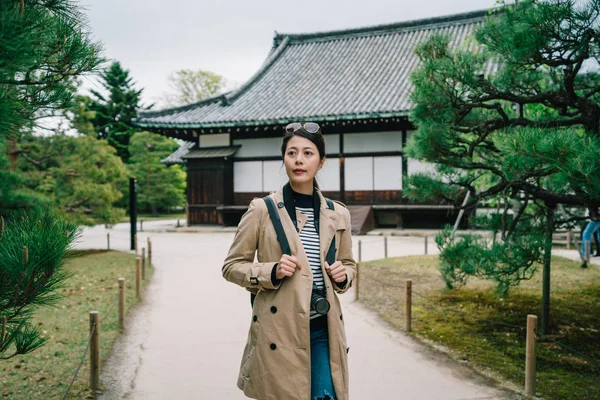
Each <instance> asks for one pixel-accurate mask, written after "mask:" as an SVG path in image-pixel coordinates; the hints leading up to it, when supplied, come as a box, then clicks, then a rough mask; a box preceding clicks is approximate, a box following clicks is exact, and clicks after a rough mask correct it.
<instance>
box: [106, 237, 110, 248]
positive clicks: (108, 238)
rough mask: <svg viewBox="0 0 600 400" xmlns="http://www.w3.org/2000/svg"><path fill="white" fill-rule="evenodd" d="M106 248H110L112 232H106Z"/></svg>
mask: <svg viewBox="0 0 600 400" xmlns="http://www.w3.org/2000/svg"><path fill="white" fill-rule="evenodd" d="M106 249H107V250H110V233H107V234H106Z"/></svg>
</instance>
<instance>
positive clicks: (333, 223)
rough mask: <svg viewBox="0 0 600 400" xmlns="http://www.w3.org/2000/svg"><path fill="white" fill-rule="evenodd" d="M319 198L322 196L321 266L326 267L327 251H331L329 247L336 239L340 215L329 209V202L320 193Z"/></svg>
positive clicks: (320, 229) (320, 228)
mask: <svg viewBox="0 0 600 400" xmlns="http://www.w3.org/2000/svg"><path fill="white" fill-rule="evenodd" d="M319 196H321V214H320V227H319V241H320V243H321V264H322V265H323V266H325V261H327V251H328V250H329V246H331V241H332V240H333V238H334V237H335V231H336V230H337V227H338V222H339V218H340V215H339V214H337V213H336V212H335V211H334V210H330V209H329V207H327V202H326V201H325V198H324V197H323V195H322V194H321V193H320V192H319Z"/></svg>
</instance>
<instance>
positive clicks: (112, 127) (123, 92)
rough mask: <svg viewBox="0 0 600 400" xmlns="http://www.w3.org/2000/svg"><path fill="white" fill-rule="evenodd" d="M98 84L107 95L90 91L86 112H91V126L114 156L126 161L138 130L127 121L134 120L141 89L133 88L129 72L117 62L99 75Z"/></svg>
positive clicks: (138, 107) (139, 106)
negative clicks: (89, 102)
mask: <svg viewBox="0 0 600 400" xmlns="http://www.w3.org/2000/svg"><path fill="white" fill-rule="evenodd" d="M100 78H101V80H102V81H101V84H102V86H104V89H105V90H106V92H107V94H106V95H105V94H102V93H100V92H99V91H97V90H92V91H91V92H92V94H93V95H94V97H95V98H94V99H93V102H92V104H91V105H90V109H91V110H92V111H94V112H95V116H94V118H93V124H94V126H95V129H96V132H97V135H98V139H106V140H108V143H109V144H110V145H111V146H113V147H114V148H115V149H117V155H118V156H119V157H121V159H122V160H123V161H124V162H125V163H127V162H129V150H128V146H129V140H130V139H131V136H133V134H134V133H136V132H139V129H138V128H136V127H134V126H133V125H132V123H131V120H132V119H133V118H135V116H136V114H137V112H138V110H139V109H140V108H141V107H142V106H141V99H140V97H141V95H142V92H143V89H139V90H137V89H135V88H134V86H135V83H134V82H133V78H131V77H130V76H129V71H128V70H126V69H123V68H122V67H121V64H120V63H119V62H118V61H115V62H113V63H112V64H111V65H110V66H109V67H108V68H107V69H105V70H104V71H103V72H102V73H101V74H100Z"/></svg>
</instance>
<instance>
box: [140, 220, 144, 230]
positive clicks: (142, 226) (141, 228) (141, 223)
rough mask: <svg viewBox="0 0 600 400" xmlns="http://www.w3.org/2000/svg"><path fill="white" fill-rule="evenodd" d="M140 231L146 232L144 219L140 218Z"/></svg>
mask: <svg viewBox="0 0 600 400" xmlns="http://www.w3.org/2000/svg"><path fill="white" fill-rule="evenodd" d="M140 232H144V220H143V219H140Z"/></svg>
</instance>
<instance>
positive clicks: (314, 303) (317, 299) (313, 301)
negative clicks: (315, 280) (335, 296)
mask: <svg viewBox="0 0 600 400" xmlns="http://www.w3.org/2000/svg"><path fill="white" fill-rule="evenodd" d="M325 296H326V292H325V289H318V288H317V287H316V286H315V287H313V290H312V295H311V296H310V308H311V310H315V311H316V312H317V314H321V315H325V314H327V313H328V312H329V308H330V305H329V302H328V301H327V299H326V298H325Z"/></svg>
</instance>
